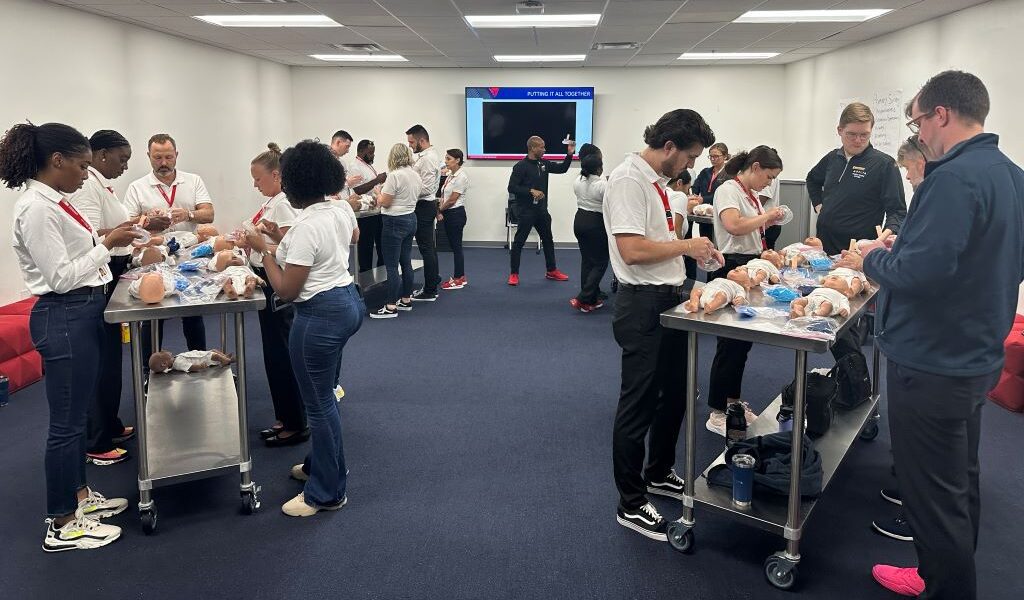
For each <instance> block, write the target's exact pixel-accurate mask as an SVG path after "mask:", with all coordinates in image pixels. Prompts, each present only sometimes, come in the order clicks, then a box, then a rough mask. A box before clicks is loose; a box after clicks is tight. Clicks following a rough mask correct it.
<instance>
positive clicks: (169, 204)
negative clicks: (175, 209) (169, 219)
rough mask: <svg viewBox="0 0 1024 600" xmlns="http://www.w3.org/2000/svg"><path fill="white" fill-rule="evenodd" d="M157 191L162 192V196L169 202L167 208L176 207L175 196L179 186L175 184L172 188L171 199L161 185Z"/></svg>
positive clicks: (157, 187)
mask: <svg viewBox="0 0 1024 600" xmlns="http://www.w3.org/2000/svg"><path fill="white" fill-rule="evenodd" d="M156 189H158V190H160V195H161V196H163V197H164V201H166V202H167V208H171V207H172V206H174V195H175V194H177V193H178V184H174V185H173V186H172V187H171V196H170V198H168V197H167V192H165V191H164V188H163V186H161V185H160V184H157V186H156Z"/></svg>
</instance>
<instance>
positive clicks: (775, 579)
mask: <svg viewBox="0 0 1024 600" xmlns="http://www.w3.org/2000/svg"><path fill="white" fill-rule="evenodd" d="M787 562H788V561H786V560H784V559H783V558H782V557H779V556H769V557H768V558H767V559H766V560H765V561H764V576H765V577H767V578H768V583H770V584H772V586H774V587H777V588H779V589H780V590H791V589H793V587H794V586H795V585H796V579H797V571H796V565H792V566H787V564H786V563H787Z"/></svg>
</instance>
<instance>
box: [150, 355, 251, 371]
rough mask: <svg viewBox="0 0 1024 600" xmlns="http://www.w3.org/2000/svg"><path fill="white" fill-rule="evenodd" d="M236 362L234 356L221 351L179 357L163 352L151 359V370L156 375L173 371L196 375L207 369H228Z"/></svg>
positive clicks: (152, 356)
mask: <svg viewBox="0 0 1024 600" xmlns="http://www.w3.org/2000/svg"><path fill="white" fill-rule="evenodd" d="M234 360H235V357H234V356H231V355H230V354H224V353H223V352H221V351H219V350H190V351H188V352H182V353H181V354H179V355H177V356H171V353H170V352H167V351H166V350H161V351H160V352H154V353H153V354H152V355H151V356H150V357H149V370H150V371H152V372H154V373H168V372H170V371H171V369H174V370H175V371H181V372H183V373H195V372H197V371H202V370H203V369H205V368H207V367H213V366H219V367H226V366H228V365H230V364H231V363H232V362H233V361H234Z"/></svg>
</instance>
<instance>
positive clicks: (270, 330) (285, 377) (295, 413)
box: [253, 217, 369, 431]
mask: <svg viewBox="0 0 1024 600" xmlns="http://www.w3.org/2000/svg"><path fill="white" fill-rule="evenodd" d="M364 218H369V217H364ZM253 270H254V271H255V272H256V274H257V275H259V276H260V278H261V279H263V281H265V282H267V285H266V286H264V288H263V292H264V294H266V296H267V305H266V306H265V307H263V309H261V310H260V311H259V312H258V313H257V315H258V316H259V320H260V341H261V342H262V343H263V367H264V368H265V369H266V371H267V386H268V387H269V388H270V400H271V402H273V404H274V418H276V419H277V420H278V421H280V422H281V424H282V425H283V426H284V428H285V429H286V430H287V431H302V430H303V429H305V428H306V408H305V406H304V405H303V403H302V395H301V394H300V393H299V384H298V383H297V382H296V381H295V372H294V371H292V361H291V355H290V354H289V353H288V335H289V334H290V333H291V331H292V321H293V320H294V319H295V306H294V305H292V304H288V305H286V306H284V307H282V308H281V309H280V310H277V311H274V310H273V309H272V307H271V302H270V298H271V296H273V295H274V288H273V287H271V285H270V279H268V278H267V272H266V270H264V269H259V268H257V269H253Z"/></svg>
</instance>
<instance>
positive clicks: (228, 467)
mask: <svg viewBox="0 0 1024 600" xmlns="http://www.w3.org/2000/svg"><path fill="white" fill-rule="evenodd" d="M130 283H131V282H129V281H125V280H122V281H120V282H119V283H118V284H117V288H116V289H115V290H114V294H113V296H112V297H111V299H110V302H109V303H108V304H107V309H106V311H105V312H104V313H103V318H104V320H106V321H107V322H108V323H128V324H129V326H130V327H131V353H132V391H133V393H134V395H135V412H136V424H135V429H136V432H137V433H138V439H139V457H138V458H139V517H140V519H141V521H142V530H143V531H144V532H145V533H146V534H152V533H153V532H155V531H156V523H157V512H156V504H155V503H154V501H153V498H152V491H153V487H154V486H157V485H167V484H171V483H177V482H181V481H188V480H193V479H203V478H206V477H213V476H216V475H220V474H225V473H228V472H233V471H235V470H237V471H238V472H239V473H240V474H241V478H242V482H241V494H242V511H243V512H245V513H246V514H252V513H254V512H256V509H257V508H259V498H258V495H257V494H258V492H259V487H258V486H257V485H256V484H255V483H253V481H252V462H251V459H250V456H249V434H248V423H247V420H246V404H245V315H244V313H246V312H248V311H254V310H259V309H261V308H263V307H264V306H265V305H266V299H265V297H264V295H263V291H262V290H261V289H259V288H257V289H256V295H255V296H254V297H253V298H249V299H245V298H239V299H238V300H225V299H216V300H213V301H211V302H206V303H196V304H185V303H182V302H180V301H179V300H178V298H177V296H174V297H170V298H165V299H164V300H163V301H162V302H161V303H159V304H143V303H142V302H140V301H139V300H136V299H135V298H132V297H131V296H130V295H129V294H128V285H129V284H130ZM229 314H233V315H234V333H235V357H236V362H235V364H236V365H237V369H238V373H237V377H236V376H235V374H234V373H233V372H232V370H231V369H230V368H224V369H219V368H210V369H206V370H204V371H201V372H198V373H180V372H171V373H166V374H165V373H153V374H151V376H150V379H149V384H148V389H147V385H146V383H145V381H144V377H145V374H144V372H143V368H142V365H143V362H142V361H143V360H148V359H149V357H143V356H142V343H141V342H142V324H143V322H145V321H150V322H151V328H150V329H151V331H152V341H153V344H152V348H153V351H154V352H155V351H156V350H158V349H160V340H159V327H158V321H159V320H161V319H171V318H175V317H192V316H206V315H221V336H220V341H221V349H222V350H224V351H226V350H227V348H226V347H225V346H226V343H227V315H229Z"/></svg>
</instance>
